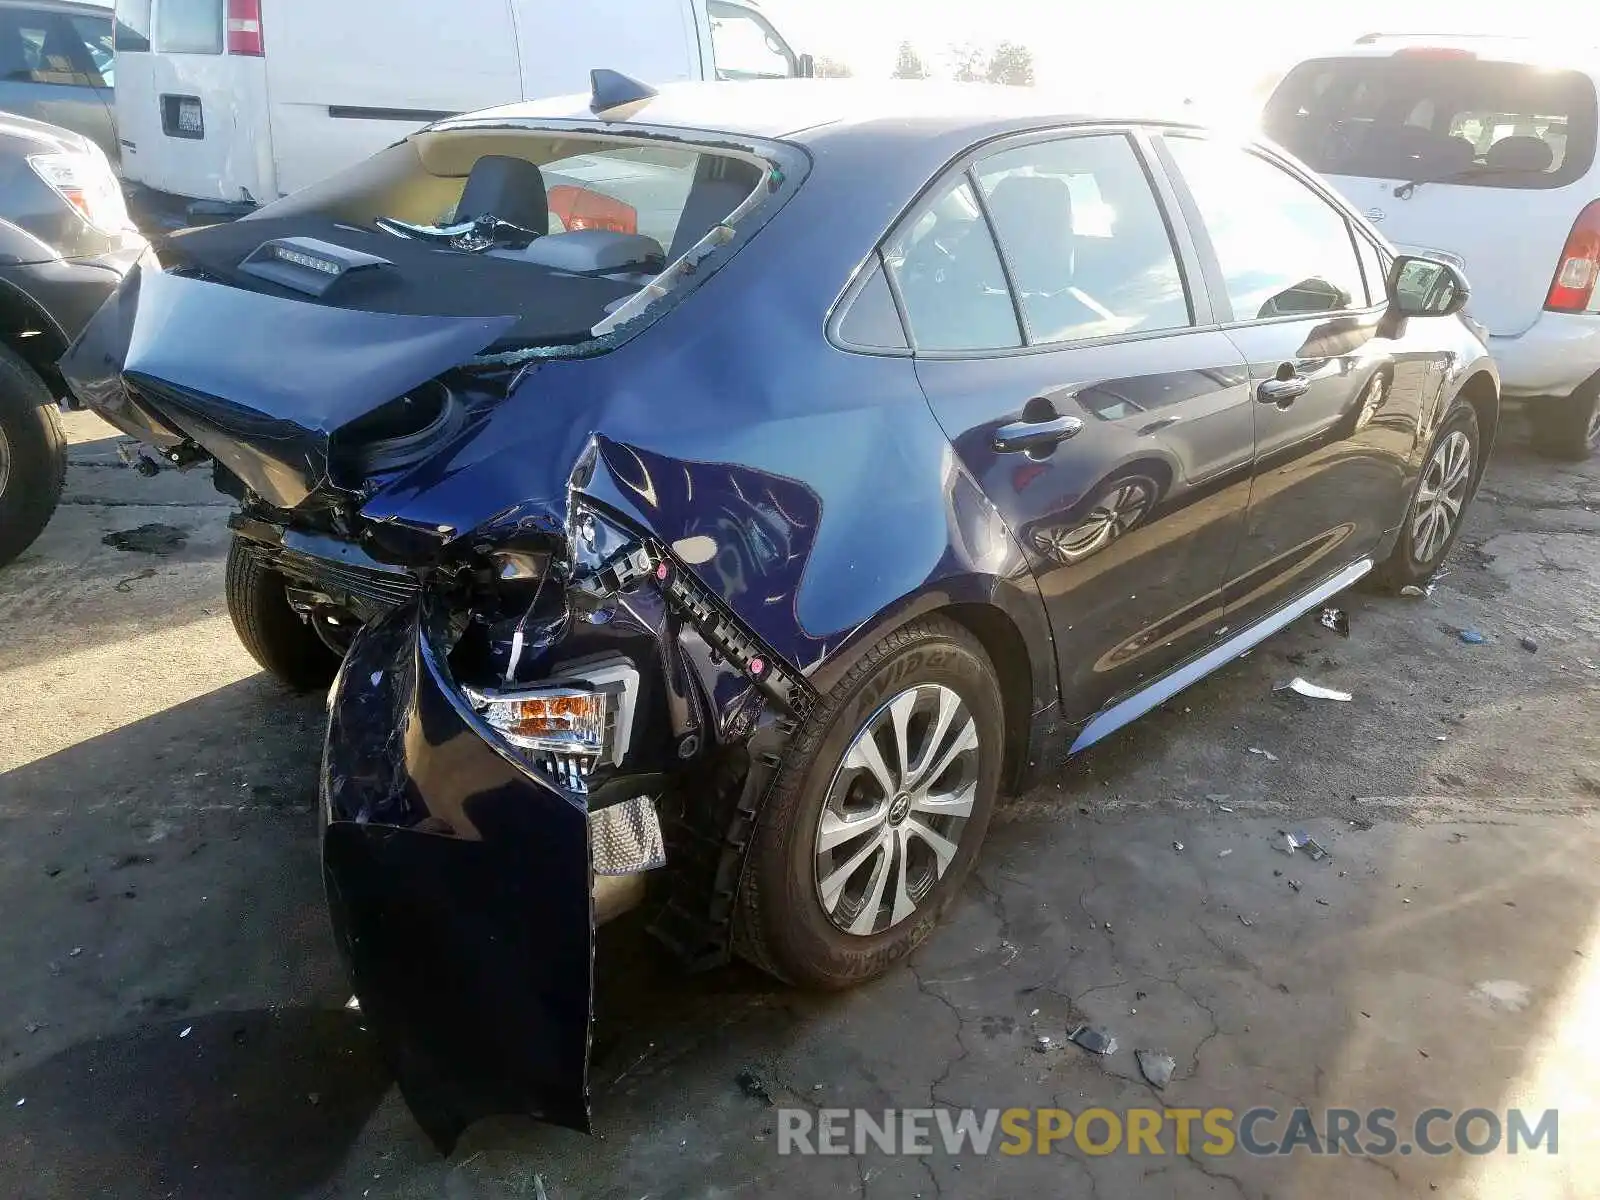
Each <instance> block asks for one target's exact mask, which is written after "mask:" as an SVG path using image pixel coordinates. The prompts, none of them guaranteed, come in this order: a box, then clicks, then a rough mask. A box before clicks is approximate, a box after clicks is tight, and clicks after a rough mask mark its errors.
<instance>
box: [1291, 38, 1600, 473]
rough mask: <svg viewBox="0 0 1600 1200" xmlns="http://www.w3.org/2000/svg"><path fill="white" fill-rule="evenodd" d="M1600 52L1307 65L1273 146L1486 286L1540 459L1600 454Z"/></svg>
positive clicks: (1484, 53)
mask: <svg viewBox="0 0 1600 1200" xmlns="http://www.w3.org/2000/svg"><path fill="white" fill-rule="evenodd" d="M1597 81H1600V49H1589V50H1582V49H1578V48H1574V47H1571V46H1567V47H1559V48H1551V47H1548V46H1542V45H1539V44H1537V43H1533V42H1528V41H1521V40H1511V39H1492V40H1491V39H1487V38H1467V37H1437V38H1435V37H1416V36H1405V37H1397V36H1387V35H1382V34H1374V35H1370V36H1368V37H1364V38H1362V39H1361V40H1360V41H1359V42H1358V43H1357V44H1356V45H1355V46H1353V47H1351V48H1350V49H1348V50H1346V51H1342V52H1340V53H1339V54H1336V55H1332V56H1329V57H1323V58H1315V59H1311V60H1309V61H1306V62H1303V63H1301V64H1300V65H1299V66H1297V67H1295V68H1294V69H1293V70H1292V71H1290V72H1289V73H1288V74H1287V75H1286V76H1285V77H1284V79H1283V82H1282V83H1280V84H1279V85H1278V87H1277V89H1276V90H1275V91H1274V92H1273V94H1272V97H1271V99H1270V100H1269V101H1268V102H1267V107H1266V111H1265V114H1264V117H1263V124H1264V126H1265V128H1266V131H1267V133H1268V134H1269V135H1270V136H1271V137H1272V138H1273V139H1274V140H1276V141H1278V142H1280V143H1281V144H1282V145H1284V146H1285V147H1286V148H1288V149H1289V150H1290V151H1291V152H1293V153H1294V154H1296V155H1298V156H1299V157H1300V158H1301V159H1303V160H1304V161H1305V162H1306V163H1307V164H1309V165H1310V166H1311V167H1313V168H1314V169H1315V170H1318V171H1320V172H1322V173H1323V174H1324V175H1326V176H1328V178H1329V180H1330V181H1331V182H1332V183H1333V185H1334V186H1335V187H1337V188H1338V189H1339V190H1340V191H1342V192H1343V193H1344V194H1345V195H1346V196H1347V197H1348V198H1349V199H1351V200H1352V201H1353V202H1354V203H1355V204H1356V205H1357V206H1358V207H1359V208H1360V209H1361V211H1362V212H1364V213H1365V214H1366V215H1367V217H1368V219H1369V220H1371V221H1373V222H1374V223H1376V224H1377V226H1378V228H1379V229H1380V230H1382V231H1383V232H1384V233H1385V234H1386V235H1388V237H1389V240H1390V241H1392V242H1394V243H1395V244H1396V245H1398V246H1399V247H1400V248H1401V249H1403V250H1407V251H1412V252H1421V253H1424V254H1430V255H1433V256H1435V257H1439V258H1444V259H1446V260H1448V261H1450V262H1453V263H1455V264H1456V265H1457V266H1460V267H1463V268H1464V269H1465V272H1466V275H1467V278H1468V279H1469V280H1470V281H1471V283H1472V303H1471V305H1470V307H1469V308H1468V313H1469V315H1471V316H1472V317H1473V318H1475V319H1476V320H1477V321H1478V322H1480V323H1481V324H1482V325H1483V326H1484V327H1485V328H1486V329H1487V330H1488V341H1489V348H1490V350H1491V352H1492V353H1493V354H1494V357H1495V359H1496V361H1497V362H1498V363H1499V366H1500V374H1501V378H1502V380H1503V385H1504V389H1505V395H1506V397H1507V398H1508V399H1511V398H1520V399H1522V400H1524V401H1526V402H1527V403H1526V407H1527V409H1528V412H1529V415H1530V416H1531V417H1532V419H1533V426H1534V431H1535V439H1536V442H1537V445H1538V446H1539V448H1540V449H1541V450H1543V451H1544V452H1546V453H1548V454H1550V455H1553V456H1556V457H1560V458H1574V459H1581V458H1587V457H1588V456H1589V455H1590V454H1591V453H1593V452H1594V451H1595V450H1596V448H1597V446H1600V287H1597V286H1596V284H1597V283H1600V156H1597V154H1596V135H1597V129H1600V103H1597V99H1596V92H1597Z"/></svg>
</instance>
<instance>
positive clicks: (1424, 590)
mask: <svg viewBox="0 0 1600 1200" xmlns="http://www.w3.org/2000/svg"><path fill="white" fill-rule="evenodd" d="M1437 586H1438V585H1437V584H1432V583H1430V584H1428V586H1427V587H1418V586H1417V585H1416V584H1414V583H1408V584H1406V586H1405V587H1403V588H1401V589H1400V594H1401V595H1402V596H1406V597H1408V598H1410V599H1412V600H1421V599H1423V598H1424V597H1426V596H1432V595H1433V589H1434V588H1435V587H1437Z"/></svg>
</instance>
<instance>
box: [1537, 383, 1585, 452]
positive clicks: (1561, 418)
mask: <svg viewBox="0 0 1600 1200" xmlns="http://www.w3.org/2000/svg"><path fill="white" fill-rule="evenodd" d="M1528 419H1529V421H1530V422H1531V423H1532V425H1533V446H1534V449H1535V450H1537V451H1539V453H1540V454H1543V455H1544V456H1545V457H1547V458H1559V459H1563V460H1565V461H1567V462H1583V461H1584V460H1585V459H1587V458H1588V457H1589V456H1590V455H1591V454H1593V453H1594V452H1595V451H1596V450H1600V382H1597V381H1593V380H1591V381H1590V382H1589V383H1588V384H1586V385H1584V386H1583V387H1581V388H1579V389H1578V390H1577V391H1575V392H1573V393H1572V395H1570V396H1563V397H1561V398H1560V399H1554V398H1552V399H1548V400H1534V401H1531V402H1530V403H1529V404H1528Z"/></svg>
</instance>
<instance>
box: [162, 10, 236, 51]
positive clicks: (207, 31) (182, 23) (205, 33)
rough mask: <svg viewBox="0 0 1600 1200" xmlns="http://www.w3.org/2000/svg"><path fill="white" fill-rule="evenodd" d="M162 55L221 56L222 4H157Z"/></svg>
mask: <svg viewBox="0 0 1600 1200" xmlns="http://www.w3.org/2000/svg"><path fill="white" fill-rule="evenodd" d="M155 48H156V53H158V54H221V53H222V0H156V36H155Z"/></svg>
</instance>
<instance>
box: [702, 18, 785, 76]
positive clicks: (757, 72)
mask: <svg viewBox="0 0 1600 1200" xmlns="http://www.w3.org/2000/svg"><path fill="white" fill-rule="evenodd" d="M707 10H708V13H709V15H710V17H711V54H712V57H713V58H714V59H716V64H717V78H718V79H788V78H789V77H790V76H792V75H796V74H798V73H799V72H798V71H797V70H796V66H797V64H796V62H795V57H794V52H793V51H792V50H790V49H789V47H788V46H787V45H785V44H784V41H783V39H782V38H781V37H779V36H778V31H777V30H775V29H774V28H773V27H772V26H771V25H770V24H768V23H767V21H766V19H765V18H764V17H762V16H761V14H760V13H756V12H752V11H751V10H750V9H748V8H741V7H740V6H738V5H736V4H719V3H717V2H716V0H712V2H711V4H709V5H708V6H707Z"/></svg>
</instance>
